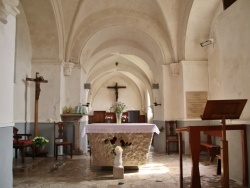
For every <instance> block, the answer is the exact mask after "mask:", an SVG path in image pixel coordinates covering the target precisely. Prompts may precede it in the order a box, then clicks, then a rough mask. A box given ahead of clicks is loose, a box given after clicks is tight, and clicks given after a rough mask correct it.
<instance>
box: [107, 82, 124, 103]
mask: <svg viewBox="0 0 250 188" xmlns="http://www.w3.org/2000/svg"><path fill="white" fill-rule="evenodd" d="M107 88H108V89H115V101H116V102H117V100H118V89H121V88H126V86H118V84H117V83H115V86H108V87H107Z"/></svg>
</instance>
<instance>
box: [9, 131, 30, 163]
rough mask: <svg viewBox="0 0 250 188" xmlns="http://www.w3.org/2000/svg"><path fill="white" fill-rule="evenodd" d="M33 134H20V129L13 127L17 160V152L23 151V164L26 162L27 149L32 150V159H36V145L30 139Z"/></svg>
mask: <svg viewBox="0 0 250 188" xmlns="http://www.w3.org/2000/svg"><path fill="white" fill-rule="evenodd" d="M31 136H32V135H31V134H18V129H17V128H16V127H13V148H14V149H15V158H16V159H17V150H18V149H19V150H20V151H21V155H22V163H23V164H24V162H25V152H26V148H28V147H31V148H32V157H33V159H34V158H35V143H34V142H33V141H32V139H30V137H31Z"/></svg>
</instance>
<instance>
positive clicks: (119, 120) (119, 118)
mask: <svg viewBox="0 0 250 188" xmlns="http://www.w3.org/2000/svg"><path fill="white" fill-rule="evenodd" d="M116 123H117V124H121V123H122V113H116Z"/></svg>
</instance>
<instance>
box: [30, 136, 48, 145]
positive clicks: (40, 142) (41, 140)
mask: <svg viewBox="0 0 250 188" xmlns="http://www.w3.org/2000/svg"><path fill="white" fill-rule="evenodd" d="M32 141H33V142H35V146H36V147H37V148H41V147H43V146H45V144H46V143H48V142H49V140H48V139H46V138H44V137H43V136H36V137H35V138H33V140H32Z"/></svg>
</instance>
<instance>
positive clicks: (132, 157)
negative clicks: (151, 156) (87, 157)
mask: <svg viewBox="0 0 250 188" xmlns="http://www.w3.org/2000/svg"><path fill="white" fill-rule="evenodd" d="M154 133H157V134H159V133H160V131H159V129H158V127H157V126H156V125H155V124H148V123H122V124H115V123H95V124H88V125H86V126H85V127H84V129H83V134H82V136H85V135H86V134H87V137H88V141H89V145H90V147H91V160H92V165H94V166H113V163H114V154H113V153H112V144H109V143H108V144H107V143H106V142H105V140H108V141H109V140H112V139H113V138H114V137H116V138H117V140H116V142H115V145H119V146H120V141H121V140H123V141H124V142H125V143H131V145H130V146H128V147H126V149H124V150H123V155H122V159H123V165H124V166H140V165H144V164H146V162H147V158H148V153H149V149H150V145H151V141H152V138H153V135H154Z"/></svg>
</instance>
